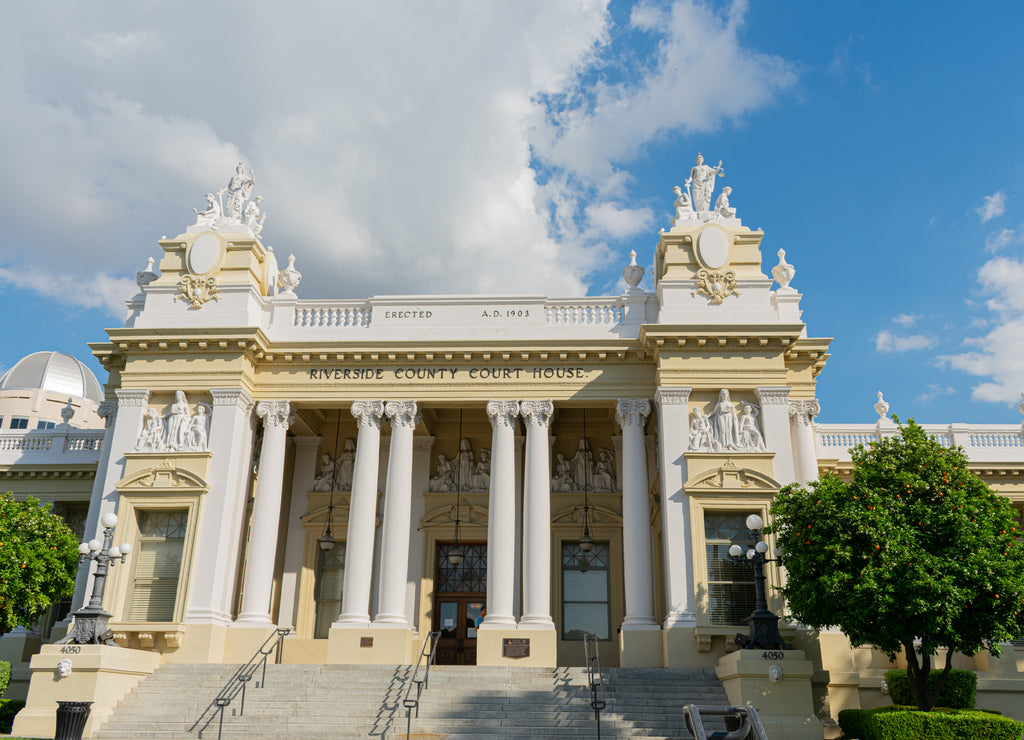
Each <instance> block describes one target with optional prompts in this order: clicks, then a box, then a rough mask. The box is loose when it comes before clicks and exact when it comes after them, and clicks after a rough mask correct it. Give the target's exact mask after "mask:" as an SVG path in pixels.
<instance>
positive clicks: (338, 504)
mask: <svg viewBox="0 0 1024 740" xmlns="http://www.w3.org/2000/svg"><path fill="white" fill-rule="evenodd" d="M348 503H349V500H348V496H339V497H338V498H337V499H336V500H335V504H334V512H333V513H332V514H331V526H332V528H333V529H335V530H337V528H338V527H341V526H347V525H348ZM329 508H330V507H329V506H318V507H317V508H315V509H313V510H312V511H309V512H307V513H306V514H303V515H302V516H301V517H299V519H300V521H301V522H302V524H303V526H305V527H324V526H326V525H327V517H328V510H329Z"/></svg>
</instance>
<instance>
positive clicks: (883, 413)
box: [875, 391, 889, 421]
mask: <svg viewBox="0 0 1024 740" xmlns="http://www.w3.org/2000/svg"><path fill="white" fill-rule="evenodd" d="M875 413H876V414H878V420H879V421H884V420H886V419H887V417H888V415H889V404H888V403H886V401H885V399H884V398H882V391H878V402H877V403H876V404H875Z"/></svg>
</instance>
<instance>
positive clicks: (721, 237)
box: [697, 226, 729, 270]
mask: <svg viewBox="0 0 1024 740" xmlns="http://www.w3.org/2000/svg"><path fill="white" fill-rule="evenodd" d="M697 257H699V258H700V261H701V262H703V263H704V265H705V266H706V267H708V268H710V269H712V270H717V269H719V268H720V267H722V266H723V265H724V264H725V263H726V262H727V261H728V260H729V236H728V234H726V233H725V232H724V231H722V230H721V229H720V228H718V227H717V226H708V227H707V228H706V229H704V231H702V232H701V233H700V237H699V238H698V239H697Z"/></svg>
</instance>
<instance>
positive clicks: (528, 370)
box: [308, 367, 587, 382]
mask: <svg viewBox="0 0 1024 740" xmlns="http://www.w3.org/2000/svg"><path fill="white" fill-rule="evenodd" d="M308 372H309V379H310V380H319V381H324V382H329V381H346V380H348V381H373V380H389V379H394V380H424V381H443V380H463V381H473V380H584V379H586V377H587V370H586V369H585V368H582V367H458V368H455V367H395V368H383V367H376V368H374V367H357V368H348V367H346V368H340V367H339V368H312V369H310V370H309V371H308Z"/></svg>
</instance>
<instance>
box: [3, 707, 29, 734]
mask: <svg viewBox="0 0 1024 740" xmlns="http://www.w3.org/2000/svg"><path fill="white" fill-rule="evenodd" d="M24 707H25V702H23V701H18V700H17V699H0V734H3V735H6V734H8V733H9V732H10V731H11V725H13V724H14V715H16V714H17V713H18V712H20V711H21V710H22V709H23V708H24Z"/></svg>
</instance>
